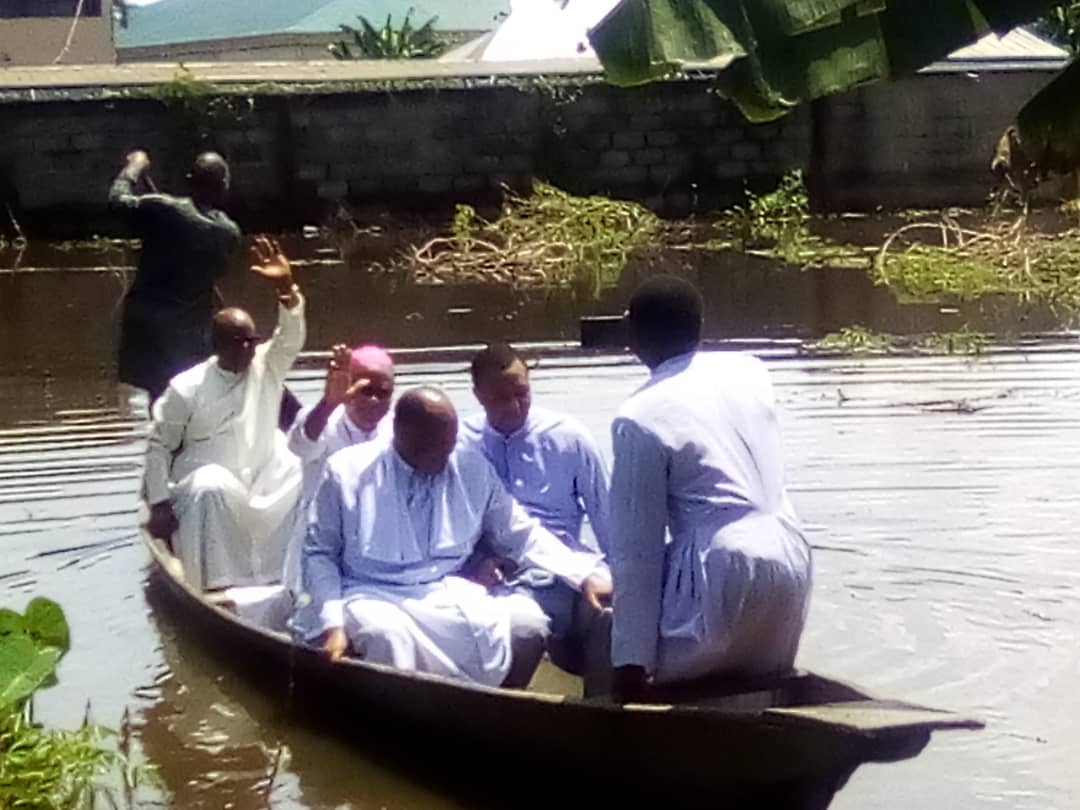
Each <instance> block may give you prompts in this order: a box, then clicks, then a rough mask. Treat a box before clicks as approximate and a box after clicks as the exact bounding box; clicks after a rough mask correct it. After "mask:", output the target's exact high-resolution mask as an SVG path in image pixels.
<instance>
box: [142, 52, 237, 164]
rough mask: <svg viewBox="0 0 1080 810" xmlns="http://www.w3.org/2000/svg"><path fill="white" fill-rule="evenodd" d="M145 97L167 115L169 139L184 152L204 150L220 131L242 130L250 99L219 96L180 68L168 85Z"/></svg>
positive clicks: (217, 90) (205, 83) (212, 86)
mask: <svg viewBox="0 0 1080 810" xmlns="http://www.w3.org/2000/svg"><path fill="white" fill-rule="evenodd" d="M149 95H150V96H151V97H152V98H156V99H157V100H158V101H160V102H161V103H162V104H163V105H164V106H165V109H166V110H167V111H168V113H169V118H170V120H171V121H172V124H173V135H174V136H175V138H176V139H177V140H178V141H179V143H178V146H179V147H180V148H182V149H183V150H185V151H194V150H195V149H200V148H208V147H209V146H211V145H212V142H213V140H214V137H215V136H216V135H217V133H219V132H220V131H221V130H224V129H229V128H233V129H236V128H242V127H244V126H245V125H246V124H247V123H248V120H249V118H250V114H251V111H252V108H253V106H254V101H253V99H252V98H250V97H238V96H227V95H223V94H222V93H221V91H220V90H219V89H218V88H217V86H216V85H214V84H213V83H211V82H208V81H206V80H204V79H200V78H198V77H197V76H196V75H195V74H194V73H193V72H192V71H191V70H189V69H188V68H187V67H185V66H184V65H180V67H179V69H178V70H177V71H176V73H175V74H174V75H173V78H172V80H171V81H168V82H165V83H163V84H160V85H157V86H156V87H154V88H153V89H152V90H150V93H149Z"/></svg>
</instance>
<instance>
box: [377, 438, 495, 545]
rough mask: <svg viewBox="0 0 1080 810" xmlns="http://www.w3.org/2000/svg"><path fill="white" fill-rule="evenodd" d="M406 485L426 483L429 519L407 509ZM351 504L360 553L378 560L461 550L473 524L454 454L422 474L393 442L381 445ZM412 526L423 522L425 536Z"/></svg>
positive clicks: (474, 517) (469, 542)
mask: <svg viewBox="0 0 1080 810" xmlns="http://www.w3.org/2000/svg"><path fill="white" fill-rule="evenodd" d="M410 485H411V486H413V487H417V486H420V487H427V488H429V495H430V500H429V501H426V502H427V503H429V504H430V509H431V513H430V519H428V516H426V515H421V516H417V517H416V518H415V519H414V516H413V515H412V514H411V511H412V510H411V508H410V506H409V502H408V494H409V489H410ZM357 505H358V511H359V520H358V521H357V533H358V537H357V541H358V545H359V548H360V553H361V555H362V556H363V557H365V558H366V559H370V560H374V561H376V562H380V563H387V564H395V563H396V564H415V563H420V562H423V561H425V560H429V559H432V558H436V557H450V558H456V557H463V556H466V555H467V554H468V553H469V551H470V550H471V546H472V540H473V539H474V538H473V535H474V534H475V527H476V526H477V525H479V516H478V515H476V514H474V512H475V509H474V507H473V505H472V503H471V502H470V499H469V497H468V492H467V490H466V488H465V482H464V481H463V480H462V477H461V475H460V472H459V470H458V466H457V463H456V459H455V457H454V456H451V457H450V461H449V463H448V464H447V465H446V468H445V469H444V470H443V471H442V472H440V473H439V474H438V475H432V476H424V475H420V474H419V473H417V472H416V471H415V470H414V469H413V468H412V467H410V466H409V465H408V464H407V463H406V462H405V460H404V459H403V458H401V456H400V455H398V452H397V450H396V449H395V448H394V447H392V446H391V447H389V448H387V450H385V451H384V452H383V453H382V454H381V455H380V457H379V459H378V461H377V462H376V463H375V465H374V468H373V469H372V474H371V476H370V477H369V478H368V479H367V480H365V481H364V482H363V483H362V484H361V487H360V492H359V498H358V504H357ZM418 526H420V527H424V526H426V527H427V532H426V536H422V535H418V534H417V527H418Z"/></svg>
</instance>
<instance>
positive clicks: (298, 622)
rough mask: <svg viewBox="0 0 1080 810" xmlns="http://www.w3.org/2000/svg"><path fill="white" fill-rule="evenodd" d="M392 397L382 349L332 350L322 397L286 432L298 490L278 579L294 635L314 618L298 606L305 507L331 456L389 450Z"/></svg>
mask: <svg viewBox="0 0 1080 810" xmlns="http://www.w3.org/2000/svg"><path fill="white" fill-rule="evenodd" d="M393 395H394V362H393V360H391V358H390V355H389V354H387V353H386V352H385V351H384V350H383V349H381V348H379V347H377V346H360V347H358V348H356V349H349V347H348V346H345V345H337V346H334V347H333V349H332V350H331V353H330V362H329V368H328V370H327V374H326V383H325V385H324V387H323V395H322V397H321V398H320V399H319V401H318V402H316V403H315V404H314V405H311V406H309V407H307V408H304V409H303V410H301V411H300V413H299V414H298V415H297V418H296V421H295V422H294V423H293V426H292V428H291V429H290V431H289V449H290V450H291V451H292V452H293V453H294V454H295V455H296V457H297V458H299V459H300V463H301V465H302V468H303V485H302V489H301V495H300V499H299V501H298V502H297V504H296V510H297V520H296V524H297V531H296V536H295V537H294V538H293V540H292V541H291V542H290V544H289V550H288V552H287V554H286V555H285V575H284V582H285V585H286V587H287V588H288V590H289V592H290V594H291V596H292V598H293V600H294V602H297V603H298V604H297V607H298V609H297V610H296V611H294V615H293V619H292V624H293V630H294V632H295V633H296V634H298V635H301V636H303V635H305V633H306V630H305V628H307V627H309V626H312V625H313V623H316V622H317V617H316V616H314V615H312V612H311V611H310V610H303V605H300V604H299V601H300V599H299V597H300V594H301V590H302V588H301V576H300V553H301V549H302V548H303V545H304V534H305V533H306V531H307V512H308V509H309V508H310V506H311V501H312V500H313V499H314V497H315V492H316V490H317V489H318V488H319V483H320V482H321V481H322V478H323V475H324V474H325V472H326V464H327V462H328V461H329V460H330V457H331V456H332V455H334V454H335V453H337V452H338V451H339V450H344V449H345V448H346V447H353V446H355V445H360V444H369V443H370V444H372V445H377V446H379V447H386V446H387V445H389V444H390V438H391V435H392V430H393V425H392V420H391V419H390V417H389V412H390V402H391V400H392V398H393Z"/></svg>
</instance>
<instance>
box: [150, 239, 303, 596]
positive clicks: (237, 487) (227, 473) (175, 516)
mask: <svg viewBox="0 0 1080 810" xmlns="http://www.w3.org/2000/svg"><path fill="white" fill-rule="evenodd" d="M255 256H256V259H257V260H258V263H257V264H256V265H254V266H253V267H252V268H251V269H252V271H253V272H255V273H258V274H259V275H262V276H263V277H265V278H267V279H269V280H270V281H273V282H274V283H275V285H276V287H277V290H278V300H279V301H280V306H279V309H278V325H277V329H276V330H275V331H274V335H273V337H272V338H271V339H270V340H269V341H267V342H266V343H262V344H259V342H258V336H257V335H256V333H255V324H254V322H253V321H252V319H251V316H250V315H248V314H247V313H246V312H244V311H243V310H240V309H235V308H230V309H224V310H222V311H220V312H218V313H217V315H215V316H214V320H213V324H212V330H211V342H212V345H213V349H214V355H213V356H212V357H211V358H210V359H209V360H206V361H205V362H202V363H199V364H198V365H197V366H194V367H193V368H190V369H188V370H187V371H184V372H182V373H180V374H178V375H176V376H175V377H173V379H172V380H171V382H170V383H169V387H168V388H167V389H166V390H165V393H164V394H163V395H162V396H161V397H160V398H159V399H158V400H157V401H156V402H155V403H154V408H153V420H154V421H153V426H152V428H151V431H150V437H149V443H148V447H147V454H146V472H145V492H146V498H147V501H148V502H149V504H150V520H149V522H148V523H147V529H148V531H149V532H150V533H151V534H152V535H153V536H154V537H157V538H160V539H162V540H164V541H166V542H167V543H170V544H171V545H172V548H173V551H174V552H175V554H176V556H177V557H178V558H179V559H180V562H181V563H182V564H183V567H184V577H185V579H187V581H188V582H189V583H190V584H191V585H192V586H194V587H196V588H199V589H202V590H217V589H222V588H228V587H231V586H238V585H265V584H269V583H273V582H278V581H280V579H281V571H282V567H283V565H284V557H285V549H286V547H287V545H288V541H289V537H290V535H291V534H292V532H293V531H294V530H295V529H294V526H295V523H294V520H295V513H294V506H295V504H296V499H297V496H298V495H299V493H300V464H299V462H298V461H297V459H296V457H295V456H293V455H292V454H291V453H290V452H289V451H288V448H287V447H286V445H285V436H284V434H282V433H281V431H280V430H278V411H279V408H280V405H281V395H282V390H283V386H284V382H285V375H286V373H287V372H288V371H289V369H290V367H291V366H292V364H293V360H295V358H296V356H297V354H299V353H300V349H301V348H303V345H304V300H303V298H302V296H301V295H300V290H299V288H298V287H297V286H296V285H295V284H294V283H293V278H292V272H291V269H290V266H289V261H288V259H286V258H285V256H284V255H283V254H282V253H281V250H280V248H279V247H278V246H277V245H276V244H274V243H272V242H271V241H269V240H266V239H261V240H259V241H258V242H257V243H256V246H255Z"/></svg>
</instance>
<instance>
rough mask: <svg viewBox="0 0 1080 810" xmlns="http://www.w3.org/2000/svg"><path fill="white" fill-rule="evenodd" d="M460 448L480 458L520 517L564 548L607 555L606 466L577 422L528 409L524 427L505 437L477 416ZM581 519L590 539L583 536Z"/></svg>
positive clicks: (468, 421)
mask: <svg viewBox="0 0 1080 810" xmlns="http://www.w3.org/2000/svg"><path fill="white" fill-rule="evenodd" d="M459 442H460V443H461V445H462V446H463V447H468V448H471V449H474V450H477V451H479V452H481V453H483V455H484V456H485V457H486V458H487V460H488V461H490V462H491V464H492V466H493V467H494V468H495V472H496V473H498V476H499V479H500V480H501V481H502V482H503V485H504V486H505V487H506V488H507V490H509V492H510V494H511V495H513V496H514V498H515V499H516V500H517V502H518V503H520V504H521V505H522V506H523V507H525V511H526V512H528V513H529V514H530V515H532V516H533V517H534V518H536V519H537V520H539V521H540V522H541V523H542V524H543V526H544V528H545V529H547V530H548V531H550V532H551V533H552V534H554V535H555V536H556V537H558V538H559V539H560V540H562V541H563V543H565V544H566V545H567V546H569V547H570V548H573V549H578V550H580V551H597V550H600V551H604V550H606V549H607V545H608V486H609V482H608V470H607V465H606V464H605V463H604V460H603V458H602V457H601V456H600V452H599V451H598V450H597V449H596V444H595V442H594V441H593V439H592V436H590V435H589V432H588V430H587V429H586V428H585V426H584V425H582V424H581V423H580V422H578V421H577V420H576V419H572V418H570V417H568V416H563V415H561V414H557V413H553V412H551V411H547V410H544V409H543V408H536V407H532V408H530V409H529V416H528V418H527V419H526V421H525V424H524V425H523V426H522V427H521V428H520V429H519V430H517V431H515V432H514V433H511V434H510V435H509V436H504V435H503V434H501V433H499V432H498V431H496V430H495V429H493V428H492V427H491V425H489V424H488V421H487V417H486V416H485V415H484V414H483V413H478V414H474V415H472V416H470V417H469V418H467V419H466V420H465V422H464V423H463V424H462V427H461V436H460V438H459ZM586 515H588V518H589V524H590V526H591V528H592V531H593V534H594V536H595V539H594V538H593V537H589V536H588V535H587V534H583V532H582V521H583V518H584V517H585V516H586Z"/></svg>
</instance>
